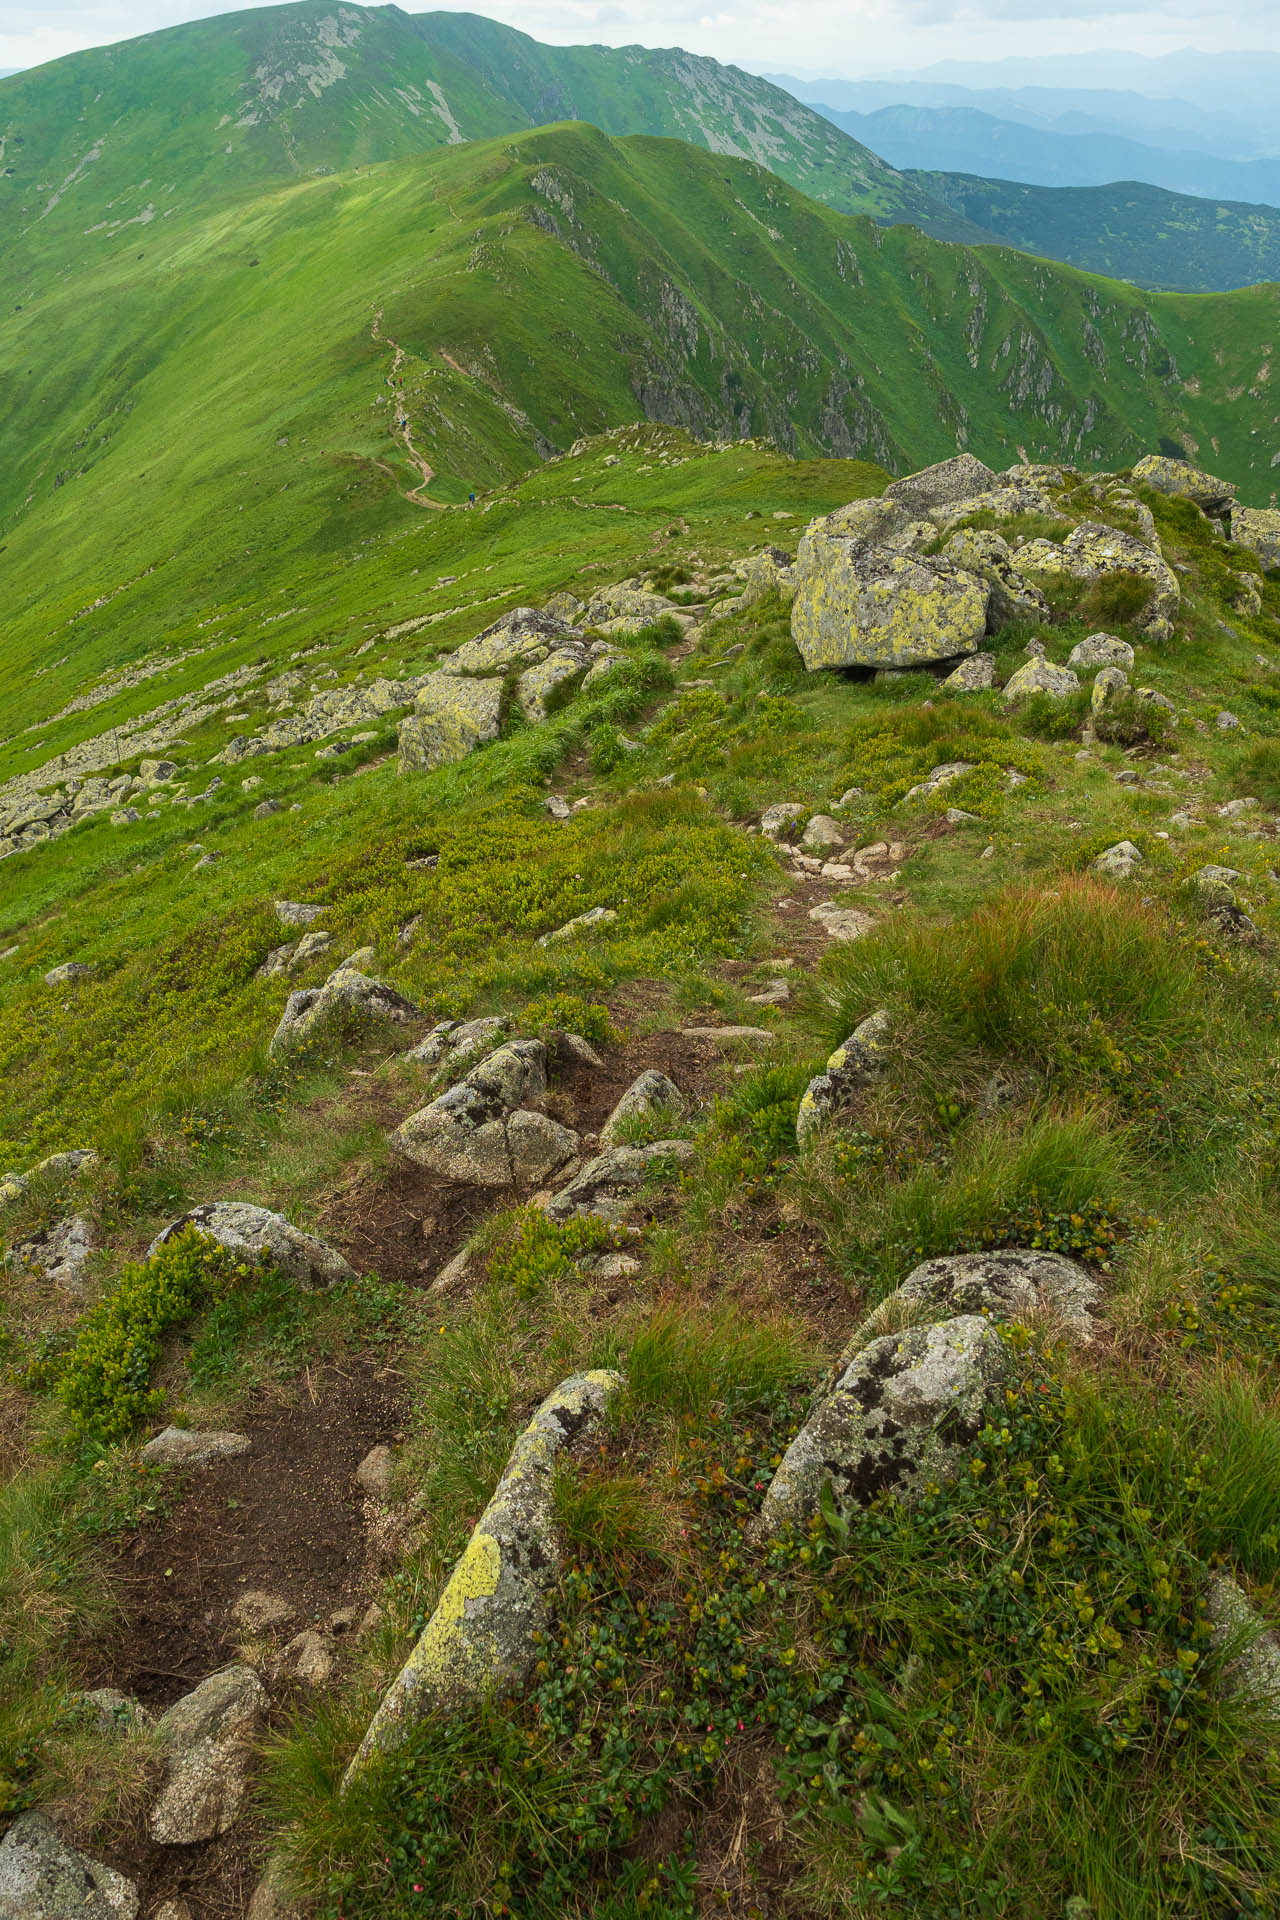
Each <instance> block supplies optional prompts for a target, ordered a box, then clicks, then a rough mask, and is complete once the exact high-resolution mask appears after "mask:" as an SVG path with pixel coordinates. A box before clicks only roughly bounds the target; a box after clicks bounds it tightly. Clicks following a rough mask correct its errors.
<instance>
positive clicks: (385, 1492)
mask: <svg viewBox="0 0 1280 1920" xmlns="http://www.w3.org/2000/svg"><path fill="white" fill-rule="evenodd" d="M391 1468H392V1459H391V1449H390V1447H385V1446H379V1447H370V1449H369V1451H368V1453H366V1455H365V1457H364V1459H363V1460H362V1461H361V1462H360V1465H359V1466H358V1467H357V1468H356V1485H357V1486H358V1487H359V1488H360V1490H361V1492H362V1493H367V1494H368V1496H369V1498H370V1499H371V1500H380V1501H385V1500H388V1499H390V1497H391Z"/></svg>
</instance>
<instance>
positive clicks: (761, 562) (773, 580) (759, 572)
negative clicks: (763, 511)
mask: <svg viewBox="0 0 1280 1920" xmlns="http://www.w3.org/2000/svg"><path fill="white" fill-rule="evenodd" d="M738 575H739V578H740V579H741V581H742V591H741V593H740V594H739V596H738V597H739V600H740V601H741V604H742V605H743V606H744V607H753V606H755V604H756V602H757V601H759V600H763V599H764V598H765V596H766V594H770V593H783V594H791V593H793V592H794V591H795V555H794V554H790V553H788V552H787V551H786V549H785V548H784V547H763V548H762V549H761V550H760V552H759V553H753V554H749V555H748V556H747V558H746V559H745V560H743V561H742V562H741V563H740V565H739V567H738Z"/></svg>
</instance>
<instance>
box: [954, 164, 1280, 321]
mask: <svg viewBox="0 0 1280 1920" xmlns="http://www.w3.org/2000/svg"><path fill="white" fill-rule="evenodd" d="M917 177H918V178H919V179H920V180H921V181H922V182H923V183H924V184H926V185H927V186H928V188H929V190H930V191H931V192H933V193H937V194H939V195H943V196H945V197H946V198H947V199H948V200H949V201H950V202H951V204H952V205H953V206H955V207H956V208H958V209H959V210H960V211H961V212H963V213H964V214H966V215H967V216H968V217H969V218H970V219H972V220H975V221H980V222H981V224H982V225H984V226H986V227H988V228H989V229H990V230H991V232H993V233H996V234H998V235H999V236H1000V238H1001V239H1002V240H1004V241H1007V242H1008V244H1009V245H1010V246H1014V247H1021V248H1025V249H1026V251H1027V252H1029V253H1040V254H1045V255H1047V256H1048V258H1050V259H1051V260H1068V261H1070V262H1071V264H1072V265H1073V266H1077V267H1084V268H1087V269H1088V271H1090V272H1091V273H1107V274H1115V275H1119V276H1120V277H1122V278H1123V279H1125V280H1134V281H1136V282H1137V283H1138V284H1139V285H1140V286H1147V287H1178V288H1182V289H1183V290H1184V291H1187V292H1196V291H1202V290H1204V289H1206V288H1210V287H1221V288H1231V287H1246V286H1254V285H1256V284H1257V283H1258V282H1260V281H1265V280H1280V208H1276V207H1256V206H1242V205H1237V204H1235V203H1232V202H1227V201H1221V200H1202V199H1199V198H1196V197H1194V196H1193V195H1191V194H1186V193H1166V192H1165V190H1164V189H1163V188H1162V187H1152V186H1145V185H1142V184H1140V183H1139V182H1136V181H1133V180H1123V181H1120V182H1119V183H1118V184H1116V185H1113V186H1105V187H1031V186H1022V185H1020V184H1018V183H1017V182H1015V181H1012V180H980V179H975V178H973V177H972V176H970V175H966V174H959V173H921V174H920V175H918V176H917Z"/></svg>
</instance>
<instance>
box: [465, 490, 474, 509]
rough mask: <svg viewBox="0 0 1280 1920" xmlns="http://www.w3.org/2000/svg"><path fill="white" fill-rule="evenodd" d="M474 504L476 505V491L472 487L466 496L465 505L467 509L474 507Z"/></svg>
mask: <svg viewBox="0 0 1280 1920" xmlns="http://www.w3.org/2000/svg"><path fill="white" fill-rule="evenodd" d="M475 503H476V490H475V488H474V487H472V489H471V491H470V493H469V494H468V495H467V505H468V506H469V507H474V505H475Z"/></svg>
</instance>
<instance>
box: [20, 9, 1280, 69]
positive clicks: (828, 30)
mask: <svg viewBox="0 0 1280 1920" xmlns="http://www.w3.org/2000/svg"><path fill="white" fill-rule="evenodd" d="M243 4H244V0H239V5H243ZM409 4H410V5H411V6H412V7H413V8H414V10H417V8H418V7H421V6H422V5H423V0H409ZM471 4H472V6H474V8H475V10H476V11H486V12H490V13H492V15H493V17H494V18H496V19H500V20H504V21H506V22H507V23H508V24H509V25H511V26H516V27H520V28H522V29H523V30H524V31H525V32H526V33H531V34H533V35H534V36H535V37H536V38H539V39H544V40H550V41H553V42H555V43H556V44H558V45H565V44H569V43H572V42H574V41H584V40H595V41H604V42H606V43H607V44H611V45H615V46H621V45H625V44H626V43H627V42H634V41H638V42H640V43H641V44H643V45H646V46H674V45H681V46H686V47H689V48H690V49H691V50H693V51H694V52H697V53H708V54H712V55H714V56H715V57H716V58H717V59H721V60H728V61H734V62H736V63H737V64H738V65H741V66H746V67H751V68H755V69H764V70H777V71H785V72H823V73H828V74H843V75H846V76H848V77H850V78H857V77H858V76H859V75H860V74H870V73H875V72H882V71H884V70H886V69H887V68H895V69H906V68H916V67H922V66H927V65H932V64H934V63H935V62H937V61H940V60H968V59H985V60H991V59H998V58H1000V57H1001V56H1002V55H1004V54H1006V53H1008V52H1010V51H1017V52H1018V53H1022V54H1055V53H1062V54H1078V53H1079V52H1080V51H1081V44H1080V34H1081V29H1082V27H1083V28H1084V29H1085V30H1086V31H1087V33H1088V36H1089V38H1088V41H1087V42H1086V44H1087V45H1094V44H1096V45H1098V46H1100V47H1108V46H1109V47H1114V48H1125V49H1129V50H1136V51H1139V52H1147V53H1163V52H1168V51H1172V50H1174V49H1175V48H1178V47H1185V46H1187V45H1189V44H1194V45H1196V46H1200V47H1204V48H1206V49H1208V50H1219V49H1222V50H1225V49H1229V48H1247V47H1262V48H1268V49H1277V50H1280V14H1278V12H1277V8H1276V5H1275V0H1235V4H1233V6H1232V7H1231V8H1230V10H1227V9H1220V10H1218V11H1213V10H1211V8H1210V6H1209V5H1208V4H1207V0H1159V3H1158V4H1152V5H1150V6H1148V7H1146V8H1143V9H1141V10H1135V8H1134V7H1133V6H1132V4H1130V5H1129V6H1128V7H1127V8H1125V7H1119V8H1118V7H1116V6H1115V5H1114V3H1113V0H810V3H809V4H807V5H805V6H803V7H796V6H786V5H783V4H780V0H754V4H747V5H743V6H739V7H736V8H734V9H733V10H720V9H717V10H714V11H705V12H704V11H703V10H702V8H701V7H697V6H693V5H689V4H687V0H653V4H651V5H645V6H641V5H639V4H634V3H629V0H491V4H489V5H488V6H486V5H485V0H478V4H477V0H471ZM703 4H704V5H705V0H703ZM215 10H216V9H215V8H214V7H212V6H211V5H210V0H38V4H37V3H36V0H3V6H2V9H0V68H3V67H25V66H34V65H37V64H39V63H41V62H43V61H46V60H52V59H56V58H57V57H58V56H59V55H61V54H65V53H72V52H75V51H76V50H78V49H79V48H82V47H88V46H103V45H106V44H109V43H110V42H112V41H115V40H124V39H129V38H131V37H132V36H133V35H135V34H140V33H148V32H151V31H153V30H154V29H155V28H157V27H164V26H174V25H177V24H178V23H179V22H182V21H186V20H195V19H200V18H202V17H204V16H206V15H208V14H209V13H210V12H211V11H215ZM1012 30H1016V32H1017V40H1016V46H1012V47H1011V45H1010V33H1011V31H1012ZM926 34H927V37H925V36H926ZM1077 84H1078V83H1077Z"/></svg>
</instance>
